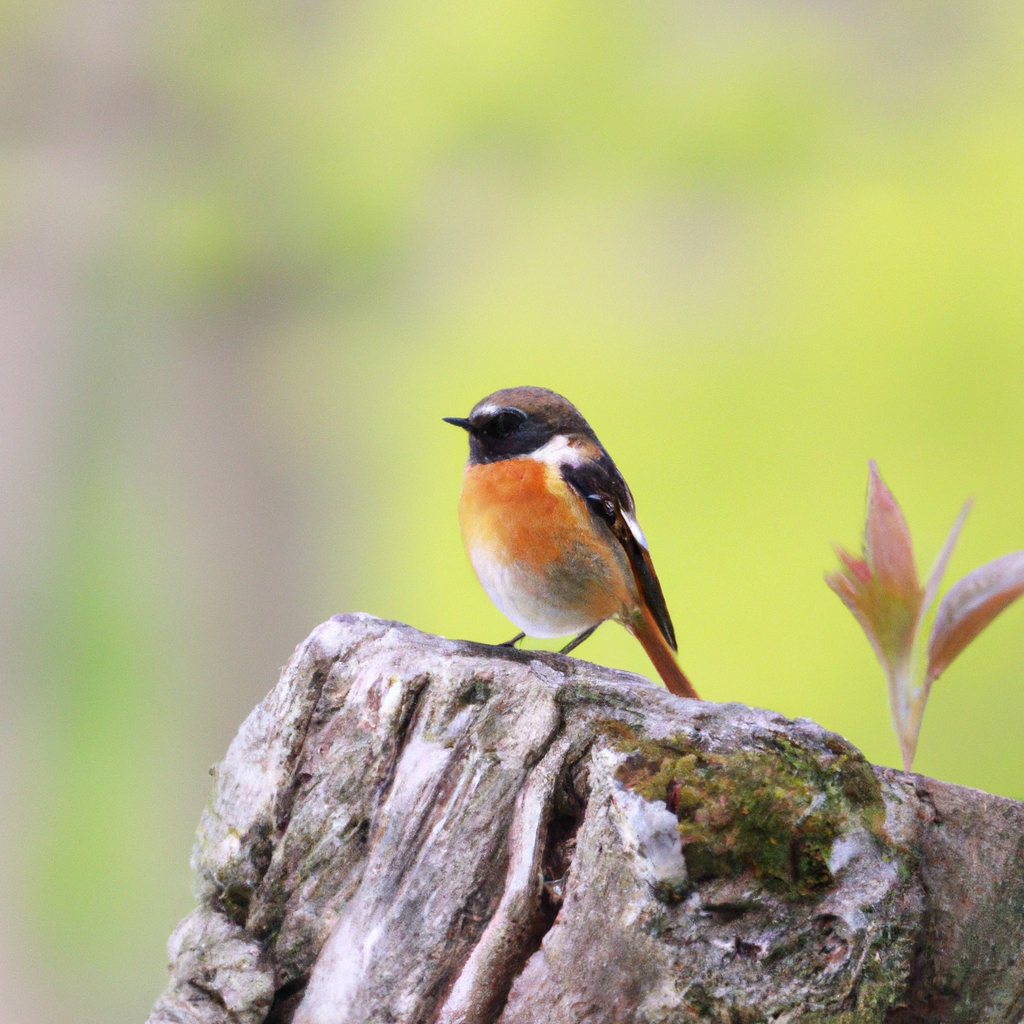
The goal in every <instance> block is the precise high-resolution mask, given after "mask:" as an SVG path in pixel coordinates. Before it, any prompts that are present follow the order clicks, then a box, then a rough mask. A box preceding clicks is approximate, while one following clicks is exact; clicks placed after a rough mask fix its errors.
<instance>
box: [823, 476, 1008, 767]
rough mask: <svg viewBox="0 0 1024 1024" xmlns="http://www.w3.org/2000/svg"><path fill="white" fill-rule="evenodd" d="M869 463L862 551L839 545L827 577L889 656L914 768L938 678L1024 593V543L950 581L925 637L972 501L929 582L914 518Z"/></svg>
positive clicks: (893, 695)
mask: <svg viewBox="0 0 1024 1024" xmlns="http://www.w3.org/2000/svg"><path fill="white" fill-rule="evenodd" d="M869 469H870V473H869V477H868V501H867V520H866V522H865V524H864V554H863V557H862V558H855V557H854V556H853V555H851V554H850V553H849V552H848V551H844V550H843V549H842V548H840V547H838V546H837V547H836V553H837V554H838V555H839V559H840V561H841V562H842V563H843V567H842V569H840V570H838V571H836V572H832V573H828V574H827V575H826V576H825V582H826V583H827V584H828V585H829V586H830V587H831V588H832V589H833V590H834V591H835V592H836V593H837V594H838V595H839V599H840V600H841V601H842V602H843V604H845V605H846V607H847V608H849V609H850V611H851V612H852V613H853V616H854V618H855V619H856V620H857V621H858V622H859V623H860V626H861V629H863V630H864V633H865V635H866V636H867V638H868V640H869V641H870V643H871V646H872V647H873V648H874V651H875V654H876V655H877V657H878V660H879V661H880V662H881V663H882V668H883V669H884V670H885V676H886V679H887V680H888V683H889V704H890V707H891V708H892V720H893V725H894V726H895V728H896V735H897V737H898V738H899V743H900V753H901V755H902V757H903V767H904V769H905V770H906V771H910V767H911V765H912V764H913V761H914V752H915V750H916V749H917V737H918V734H919V733H920V731H921V718H922V716H923V715H924V707H925V704H926V703H927V702H928V694H929V693H930V691H931V686H932V683H933V682H935V680H936V679H938V677H939V676H940V675H941V674H942V673H943V672H944V671H945V670H946V669H947V668H948V667H949V664H950V662H952V660H953V659H954V658H955V657H956V656H957V655H958V654H959V653H960V652H961V651H962V650H963V649H964V648H965V647H966V646H967V645H968V644H969V643H970V642H971V641H972V640H973V639H974V638H975V637H976V636H977V635H978V634H979V633H980V632H981V631H982V630H983V629H984V628H985V627H986V626H987V625H988V624H989V623H990V622H991V621H992V620H993V619H994V618H995V617H996V616H997V615H998V614H999V613H1000V612H1001V611H1002V610H1003V609H1004V608H1006V607H1007V606H1008V605H1010V604H1012V603H1013V602H1014V601H1016V600H1017V598H1018V597H1020V595H1021V594H1022V593H1024V551H1015V552H1013V553H1012V554H1009V555H1003V557H1002V558H997V559H995V560H994V561H992V562H987V563H986V564H985V565H983V566H981V567H980V568H978V569H975V570H974V571H973V572H971V573H968V574H967V575H966V576H965V577H964V578H963V579H962V580H960V581H959V582H958V583H955V584H954V585H953V586H952V587H950V589H949V591H948V592H947V593H946V595H945V597H943V599H942V600H941V601H940V602H939V607H938V610H937V611H936V613H935V618H934V622H933V624H932V628H931V632H930V633H929V635H928V641H927V644H925V642H924V625H925V621H926V620H927V619H928V618H929V616H930V613H931V609H932V606H933V605H934V604H935V598H936V596H937V594H938V591H939V585H940V584H941V582H942V576H943V573H944V572H945V571H946V563H947V562H948V561H949V556H950V555H951V554H952V553H953V547H954V545H955V544H956V540H957V537H958V536H959V534H960V529H961V527H962V526H963V524H964V520H965V519H966V518H967V513H968V512H969V511H970V508H971V502H970V501H968V502H967V503H966V504H965V505H964V507H963V508H962V509H961V511H960V515H959V516H957V519H956V522H955V523H954V524H953V528H952V529H951V530H950V531H949V536H948V537H947V538H946V543H945V544H944V545H943V546H942V550H941V551H940V552H939V555H938V557H937V558H936V559H935V564H934V565H933V566H932V571H931V573H930V574H929V576H928V582H927V583H926V584H925V585H924V586H923V587H922V586H921V583H920V580H919V579H918V575H917V568H916V566H915V564H914V551H913V547H912V546H911V543H910V530H909V529H908V528H907V521H906V519H904V518H903V513H902V512H901V511H900V507H899V505H898V504H897V503H896V499H895V498H894V497H893V496H892V492H891V491H890V490H889V488H888V487H886V486H885V484H884V483H883V482H882V478H881V477H880V476H879V475H878V466H877V465H876V464H875V463H874V461H872V462H870V463H869Z"/></svg>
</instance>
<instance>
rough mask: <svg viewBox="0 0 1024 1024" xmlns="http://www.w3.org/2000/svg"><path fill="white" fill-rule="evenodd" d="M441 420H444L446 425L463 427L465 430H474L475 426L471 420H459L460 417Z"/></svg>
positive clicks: (443, 417)
mask: <svg viewBox="0 0 1024 1024" xmlns="http://www.w3.org/2000/svg"><path fill="white" fill-rule="evenodd" d="M441 419H443V420H444V421H445V423H453V424H454V425H455V426H457V427H462V429H463V430H472V429H473V425H472V424H471V423H470V422H469V420H464V419H459V417H458V416H442V417H441Z"/></svg>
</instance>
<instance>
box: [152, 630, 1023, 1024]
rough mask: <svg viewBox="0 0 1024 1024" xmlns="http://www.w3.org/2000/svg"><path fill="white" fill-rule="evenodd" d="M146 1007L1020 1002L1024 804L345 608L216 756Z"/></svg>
mask: <svg viewBox="0 0 1024 1024" xmlns="http://www.w3.org/2000/svg"><path fill="white" fill-rule="evenodd" d="M215 775H216V781H215V785H214V790H213V795H212V797H211V801H210V804H209V806H208V808H207V809H206V811H205V812H204V814H203V817H202V821H201V823H200V826H199V831H198V835H197V840H196V846H195V850H194V854H193V860H192V866H193V869H194V871H195V877H196V896H197V901H198V907H197V909H196V910H195V911H194V912H193V913H192V914H190V915H189V916H188V917H186V918H185V919H184V920H183V921H182V922H181V923H180V924H179V926H178V927H177V929H176V930H175V932H174V933H173V935H172V936H171V939H170V942H169V953H170V972H171V978H170V983H169V985H168V987H167V990H166V992H165V993H164V994H163V995H162V996H161V997H160V999H159V1000H158V1002H157V1004H156V1006H155V1008H154V1009H153V1012H152V1014H151V1016H150V1018H149V1021H150V1024H172V1022H173V1024H228V1022H231V1024H262V1022H269V1024H288V1022H292V1024H343V1022H344V1024H348V1022H353V1024H355V1022H359V1024H370V1022H381V1024H384V1022H389V1024H395V1022H410V1024H413V1022H417V1024H418V1022H438V1024H491V1022H500V1024H534V1022H536V1024H541V1022H543V1024H583V1022H588V1024H603V1022H609V1024H612V1022H623V1024H625V1022H636V1024H647V1022H650V1024H669V1022H673V1024H675V1022H689V1021H693V1022H697V1021H712V1022H720V1024H741V1022H742V1024H754V1022H759V1021H765V1022H767V1021H774V1022H787V1024H796V1022H801V1024H812V1022H814V1024H819V1022H826V1021H835V1022H848V1024H853V1022H865V1024H866V1022H893V1024H895V1022H902V1024H911V1022H916V1024H926V1022H928V1024H931V1022H934V1024H939V1022H941V1024H968V1022H1006V1024H1018V1022H1020V1021H1021V1020H1022V1018H1024V957H1022V953H1024V871H1022V864H1024V859H1022V857H1024V804H1021V803H1018V802H1016V801H1012V800H1007V799H1004V798H1000V797H995V796H990V795H988V794H985V793H981V792H978V791H975V790H970V789H965V788H963V787H960V786H953V785H949V784H947V783H943V782H937V781H935V780H934V779H927V778H924V777H922V776H919V775H911V774H904V773H901V772H896V771H894V770H891V769H887V768H873V767H872V766H870V765H868V764H867V763H866V762H865V761H864V759H863V757H862V756H861V755H860V754H859V752H858V751H856V749H855V748H853V747H852V746H851V745H850V744H849V743H847V742H846V741H845V740H844V739H842V738H841V737H839V736H837V735H835V734H834V733H830V732H828V731H827V730H825V729H823V728H821V727H820V726H818V725H816V724H815V723H814V722H811V721H809V720H807V719H796V720H790V719H786V718H784V717H782V716H781V715H778V714H775V713H773V712H770V711H763V710H759V709H754V708H749V707H745V706H743V705H739V704H712V703H708V702H699V701H687V700H680V699H677V698H675V697H672V696H671V695H670V694H668V693H667V692H666V691H665V690H663V689H661V688H659V687H657V686H655V685H654V684H652V683H651V682H649V681H648V680H646V679H644V678H641V677H639V676H634V675H630V674H628V673H624V672H618V671H614V670H611V669H607V668H601V667H599V666H596V665H592V664H589V663H587V662H584V661H580V660H576V659H573V658H565V657H562V656H560V655H555V654H547V653H539V652H533V651H516V650H510V649H507V648H495V647H490V646H486V645H482V644H475V643H468V642H462V641H451V640H446V639H443V638H441V637H436V636H429V635H426V634H423V633H419V632H417V631H416V630H414V629H411V628H410V627H408V626H403V625H401V624H399V623H394V622H386V621H383V620H380V619H375V618H372V617H370V616H366V615H341V616H336V617H335V618H333V619H331V620H330V621H329V622H326V623H324V624H323V625H322V626H320V627H318V628H317V629H316V630H315V631H314V632H313V633H312V635H311V636H310V637H309V638H308V639H307V640H306V641H305V642H304V643H303V644H302V645H300V646H299V648H297V650H296V652H295V655H294V657H293V658H292V660H291V662H290V663H289V664H288V666H287V667H286V668H285V670H284V672H283V674H282V676H281V679H280V682H279V683H278V684H277V686H276V687H275V688H274V689H273V690H272V691H271V692H270V694H269V695H268V696H267V697H266V699H265V700H264V701H263V702H262V703H261V704H260V705H259V706H258V707H257V708H256V709H255V710H254V711H253V712H252V714H251V715H250V716H249V717H248V719H246V721H245V723H244V724H243V725H242V727H241V729H240V731H239V733H238V735H237V736H236V738H235V739H234V741H233V742H232V744H231V746H230V748H229V750H228V752H227V755H226V757H225V758H224V760H223V761H222V762H221V763H220V764H219V765H218V766H217V768H216V770H215Z"/></svg>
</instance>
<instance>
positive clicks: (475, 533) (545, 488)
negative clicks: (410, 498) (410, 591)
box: [459, 459, 589, 569]
mask: <svg viewBox="0 0 1024 1024" xmlns="http://www.w3.org/2000/svg"><path fill="white" fill-rule="evenodd" d="M556 472H557V471H555V470H553V469H552V467H550V466H548V465H547V464H546V463H543V462H538V461H537V460H536V459H505V460H503V461H502V462H489V463H484V464H481V465H476V466H467V467H466V472H465V474H464V475H463V478H462V494H461V496H460V498H459V524H460V526H461V527H462V536H463V539H464V540H465V542H466V547H467V548H478V547H482V548H485V549H486V550H487V551H488V552H489V553H490V554H491V556H492V557H494V558H496V559H498V560H499V561H502V562H512V561H518V562H520V563H526V564H530V565H533V566H536V567H537V568H538V569H541V568H542V567H543V566H546V565H547V564H549V563H550V562H552V561H557V560H558V558H559V557H560V556H561V554H562V552H563V551H565V550H566V548H567V546H569V545H570V544H572V543H573V541H574V540H575V539H576V538H577V537H578V535H579V533H580V530H581V529H582V528H583V526H584V524H583V523H581V522H580V521H579V517H578V515H577V509H575V508H574V507H573V505H574V504H575V503H570V501H569V500H568V498H569V495H568V493H567V492H568V488H567V486H566V485H565V483H564V482H562V481H561V480H560V479H556V480H549V477H550V476H551V475H552V474H553V473H556ZM551 484H554V485H555V486H554V487H552V486H551ZM586 525H587V527H588V528H589V524H586Z"/></svg>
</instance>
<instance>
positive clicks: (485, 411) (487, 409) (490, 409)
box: [472, 402, 506, 418]
mask: <svg viewBox="0 0 1024 1024" xmlns="http://www.w3.org/2000/svg"><path fill="white" fill-rule="evenodd" d="M504 408H506V406H502V405H491V404H490V402H488V403H487V405H481V406H480V408H479V409H474V410H473V412H472V416H473V417H474V418H475V417H477V416H480V417H484V418H486V417H488V416H493V415H494V414H495V413H497V412H499V411H500V410H501V409H504Z"/></svg>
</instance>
